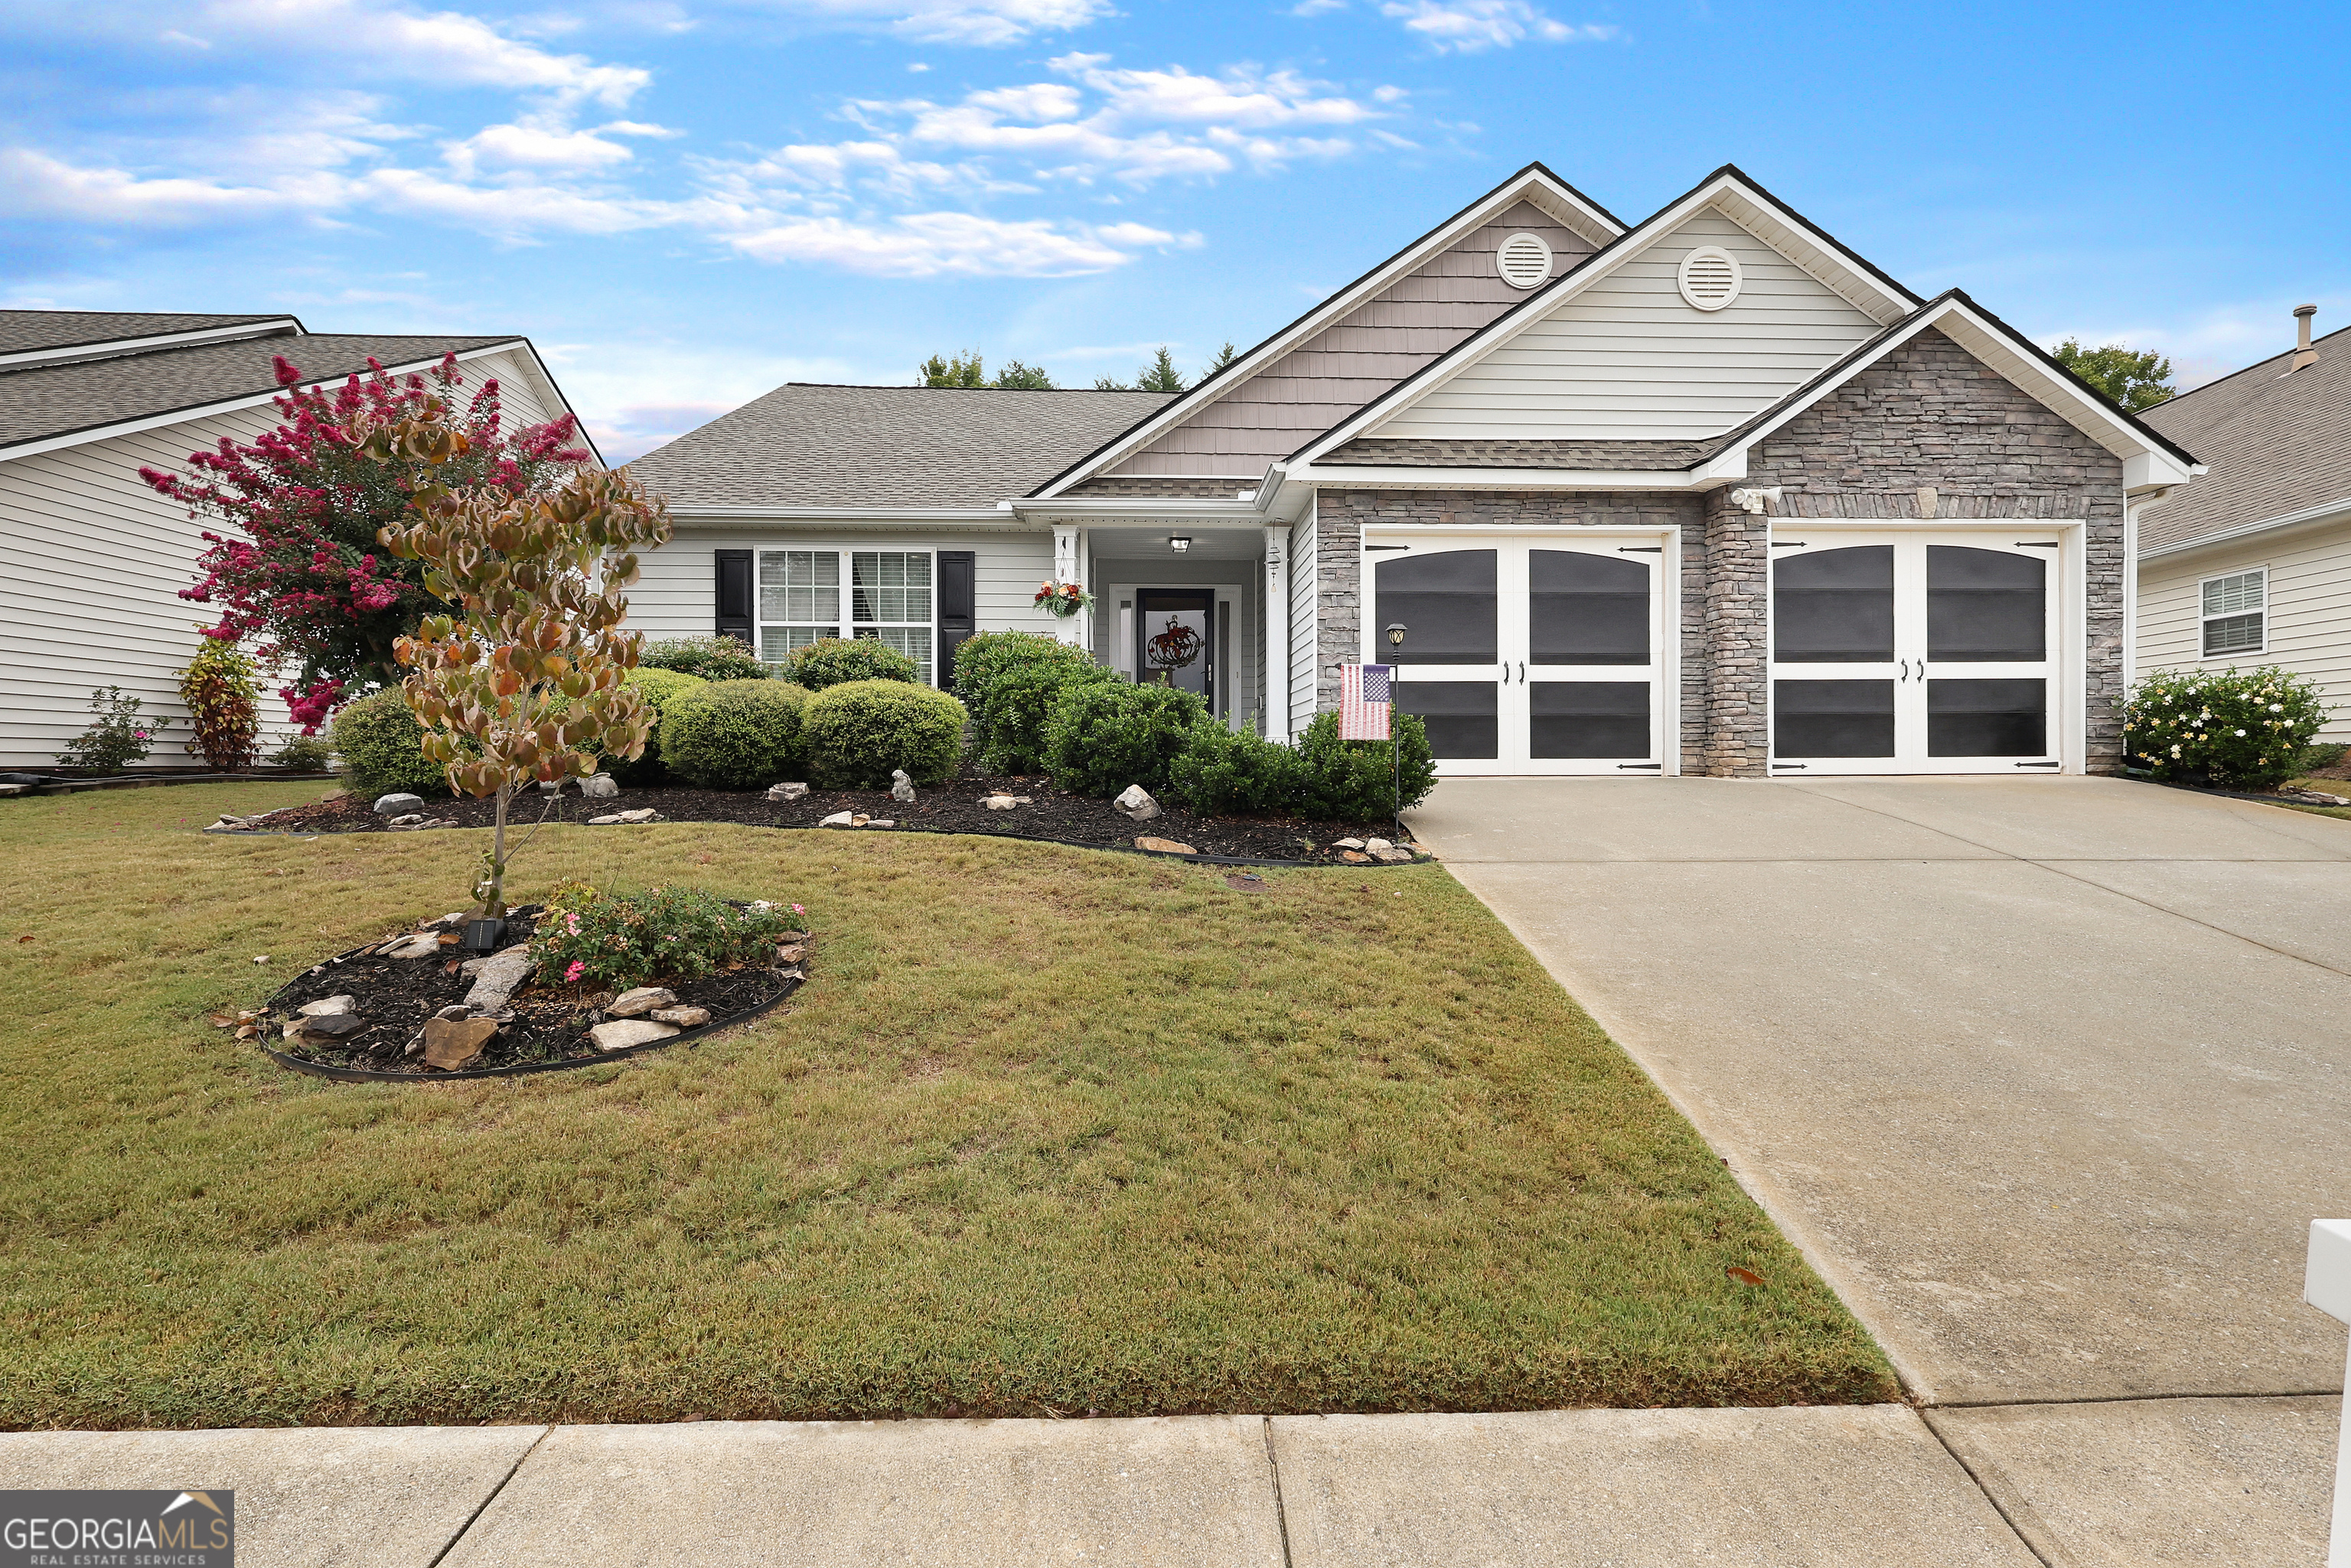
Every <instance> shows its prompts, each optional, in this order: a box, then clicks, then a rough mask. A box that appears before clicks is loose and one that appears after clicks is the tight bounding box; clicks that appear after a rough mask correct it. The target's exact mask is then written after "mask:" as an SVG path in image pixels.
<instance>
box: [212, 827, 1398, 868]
mask: <svg viewBox="0 0 2351 1568" xmlns="http://www.w3.org/2000/svg"><path fill="white" fill-rule="evenodd" d="M566 825H567V826H570V827H577V828H584V827H586V826H587V825H588V824H587V823H585V822H572V823H568V824H566ZM613 825H614V826H625V827H632V828H652V827H667V828H683V827H689V826H692V825H694V823H693V820H692V819H690V818H685V819H674V820H671V821H662V822H628V823H615V824H613ZM707 825H708V826H711V827H720V828H748V829H750V830H751V831H754V832H760V833H862V832H864V831H866V830H865V829H863V828H823V827H818V826H816V825H815V824H813V823H806V824H803V823H794V822H717V821H713V822H710V823H708V824H707ZM196 831H198V832H200V833H213V834H216V835H217V836H219V837H221V838H225V839H238V838H243V839H365V838H377V837H383V838H389V837H391V835H390V834H389V833H384V834H377V833H371V832H369V831H366V830H364V829H354V828H340V829H338V828H309V829H301V828H199V829H197V830H196ZM432 831H434V832H441V833H450V832H456V833H462V832H477V833H478V832H486V831H488V830H487V829H484V828H472V829H467V828H435V829H433V830H432ZM875 831H876V832H877V833H878V834H879V835H880V836H882V837H884V838H886V837H888V836H889V835H890V834H892V833H928V834H930V835H931V836H932V837H933V838H938V839H1001V840H1003V841H1006V842H1008V843H1015V844H1057V845H1059V846H1061V848H1062V849H1066V850H1099V851H1100V852H1102V853H1104V854H1113V855H1144V856H1147V857H1148V858H1150V859H1152V860H1162V861H1185V862H1192V863H1195V864H1198V865H1270V866H1289V867H1291V868H1293V869H1296V870H1300V871H1374V870H1377V871H1388V870H1393V869H1395V867H1396V866H1400V865H1423V864H1426V863H1427V862H1429V861H1432V860H1434V859H1435V858H1436V857H1435V856H1433V855H1416V856H1414V857H1413V858H1412V859H1411V860H1408V861H1366V862H1364V863H1363V864H1361V865H1357V864H1355V863H1353V862H1350V861H1276V860H1252V859H1250V858H1249V857H1248V856H1246V855H1203V854H1190V855H1183V854H1177V853H1175V852H1174V851H1173V850H1146V849H1138V848H1137V847H1135V846H1134V845H1133V844H1088V843H1081V842H1079V841H1077V840H1075V839H1040V838H1036V837H1033V836H1031V835H1029V834H1028V833H982V832H977V831H973V830H971V829H969V828H881V829H877V830H875Z"/></svg>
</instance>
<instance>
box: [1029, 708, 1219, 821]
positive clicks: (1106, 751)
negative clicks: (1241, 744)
mask: <svg viewBox="0 0 2351 1568" xmlns="http://www.w3.org/2000/svg"><path fill="white" fill-rule="evenodd" d="M1207 722H1208V710H1207V706H1205V705H1204V704H1202V702H1201V701H1200V699H1199V698H1198V697H1196V696H1195V695H1192V694H1191V693H1190V692H1187V691H1182V690H1179V689H1177V688H1176V687H1174V686H1161V685H1127V684H1126V683H1125V682H1123V681H1113V682H1108V683H1098V682H1086V683H1082V684H1081V685H1073V686H1071V688H1069V689H1068V690H1067V691H1065V692H1063V693H1062V694H1061V698H1060V700H1058V701H1057V702H1055V703H1054V704H1053V710H1052V713H1051V715H1050V716H1049V717H1048V718H1047V719H1046V720H1045V767H1046V768H1047V769H1048V770H1049V771H1050V772H1051V774H1052V776H1053V782H1054V783H1055V784H1056V785H1058V786H1060V787H1061V789H1069V790H1073V791H1075V792H1076V793H1078V794H1081V795H1103V796H1108V795H1116V794H1118V793H1120V792H1121V791H1122V790H1123V789H1125V788H1126V787H1127V786H1128V785H1130V784H1140V785H1142V786H1143V787H1144V789H1148V790H1150V791H1151V792H1152V793H1153V794H1155V795H1156V794H1158V793H1159V792H1160V791H1161V790H1163V789H1166V788H1167V773H1168V768H1169V767H1170V765H1172V764H1173V763H1174V762H1175V758H1177V757H1178V756H1179V755H1180V754H1181V753H1182V752H1183V750H1184V747H1185V744H1186V742H1187V741H1189V740H1190V739H1191V732H1192V729H1193V727H1195V726H1196V725H1201V724H1206V723H1207Z"/></svg>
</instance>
